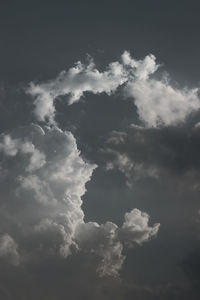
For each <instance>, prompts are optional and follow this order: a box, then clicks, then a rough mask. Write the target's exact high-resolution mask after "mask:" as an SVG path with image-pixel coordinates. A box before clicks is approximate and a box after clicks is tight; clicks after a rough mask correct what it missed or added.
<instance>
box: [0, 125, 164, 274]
mask: <svg viewBox="0 0 200 300" xmlns="http://www.w3.org/2000/svg"><path fill="white" fill-rule="evenodd" d="M0 155H1V165H0V167H1V178H0V187H1V199H2V200H1V204H0V205H1V207H0V213H1V218H0V224H1V236H0V258H6V257H7V258H9V260H10V262H11V263H13V264H15V265H18V264H20V263H22V264H25V263H28V262H29V261H32V260H38V259H41V258H43V257H52V258H55V257H62V258H66V257H67V256H69V255H70V254H72V253H74V252H77V251H83V253H88V254H91V255H92V254H93V255H95V256H97V258H98V265H97V271H98V272H99V274H100V275H102V276H103V275H113V276H116V275H117V274H118V271H119V270H120V268H121V266H122V263H123V261H124V256H123V254H122V250H123V246H124V245H128V246H129V247H130V246H131V247H133V246H135V245H136V244H138V245H141V244H143V243H144V242H147V241H149V240H150V239H151V238H153V237H155V236H156V235H157V232H158V229H159V224H155V225H154V226H153V227H151V226H149V225H148V221H149V216H148V215H147V214H145V213H141V212H140V211H139V210H137V209H134V210H133V211H131V212H130V213H127V214H126V215H125V222H124V224H123V225H122V227H121V228H119V227H118V226H117V225H116V224H114V223H112V222H107V223H105V224H102V225H99V224H97V223H95V222H89V223H85V222H84V212H83V210H82V207H81V205H82V200H81V196H82V195H83V194H84V193H85V191H86V188H85V184H86V183H87V182H88V181H89V180H90V178H91V175H92V172H93V170H94V169H95V168H96V165H94V164H90V163H86V162H85V161H84V160H83V159H82V158H81V156H80V152H79V151H78V149H77V145H76V140H75V138H74V136H73V135H72V134H71V133H70V132H64V131H62V130H61V129H59V128H57V127H52V128H49V127H45V128H44V129H42V128H41V127H40V126H38V125H31V126H27V127H21V128H19V129H16V130H14V131H13V132H11V133H10V134H2V135H1V136H0ZM5 186H6V190H5Z"/></svg>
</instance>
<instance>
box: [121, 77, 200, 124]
mask: <svg viewBox="0 0 200 300" xmlns="http://www.w3.org/2000/svg"><path fill="white" fill-rule="evenodd" d="M124 90H125V94H126V96H129V97H133V99H134V103H135V105H136V107H137V111H138V115H139V117H140V119H141V120H142V121H143V122H144V124H145V125H146V126H147V127H159V126H170V125H177V124H179V123H181V122H184V121H185V119H186V118H187V116H189V115H190V114H191V113H192V112H195V111H197V110H199V108H200V99H199V97H198V89H186V88H184V89H177V88H173V87H172V86H171V85H170V84H169V82H167V81H165V80H163V81H162V80H156V79H148V78H147V79H142V80H138V79H136V80H132V81H130V82H129V83H128V84H127V86H126V87H125V89H124Z"/></svg>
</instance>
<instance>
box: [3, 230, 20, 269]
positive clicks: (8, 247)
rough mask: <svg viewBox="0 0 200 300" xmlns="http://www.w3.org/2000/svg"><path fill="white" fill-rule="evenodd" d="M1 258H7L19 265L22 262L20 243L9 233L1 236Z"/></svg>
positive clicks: (9, 261)
mask: <svg viewBox="0 0 200 300" xmlns="http://www.w3.org/2000/svg"><path fill="white" fill-rule="evenodd" d="M0 258H3V259H6V260H7V261H8V263H11V264H13V265H18V264H19V262H20V255H19V252H18V245H17V243H16V242H15V241H14V239H13V238H12V237H11V236H10V235H9V234H6V233H5V234H3V235H1V236H0Z"/></svg>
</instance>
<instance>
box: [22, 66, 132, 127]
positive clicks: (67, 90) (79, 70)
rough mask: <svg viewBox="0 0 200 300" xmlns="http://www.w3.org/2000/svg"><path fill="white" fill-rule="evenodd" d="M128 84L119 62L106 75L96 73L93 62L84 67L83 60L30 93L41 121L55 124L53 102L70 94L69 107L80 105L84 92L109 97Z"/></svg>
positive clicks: (33, 86) (32, 85)
mask: <svg viewBox="0 0 200 300" xmlns="http://www.w3.org/2000/svg"><path fill="white" fill-rule="evenodd" d="M126 81H127V71H126V70H125V68H124V67H123V65H122V64H121V63H119V62H113V63H110V64H109V65H108V67H107V69H106V70H105V71H104V72H100V71H98V70H97V68H96V66H95V64H94V62H93V61H92V60H90V62H89V63H88V64H87V65H85V64H82V63H81V62H80V61H79V62H77V63H76V65H75V66H74V67H72V68H70V69H69V70H68V71H63V72H61V73H60V74H59V75H58V77H57V78H55V79H53V80H50V81H48V82H47V83H41V84H35V83H33V82H32V83H31V84H30V86H29V88H28V90H27V92H28V93H29V94H31V95H32V96H33V97H35V100H34V104H35V115H36V117H37V119H38V120H39V121H44V120H45V119H46V118H47V119H49V121H50V122H51V123H52V122H54V114H55V107H54V100H55V98H56V97H58V96H65V95H68V96H69V97H68V100H67V102H68V104H69V105H70V104H73V103H75V102H77V101H78V100H79V99H80V98H81V97H82V96H84V93H85V92H91V93H93V94H100V93H106V94H108V95H110V94H111V93H114V92H115V91H116V89H117V88H118V87H119V86H120V85H122V84H123V83H125V82H126Z"/></svg>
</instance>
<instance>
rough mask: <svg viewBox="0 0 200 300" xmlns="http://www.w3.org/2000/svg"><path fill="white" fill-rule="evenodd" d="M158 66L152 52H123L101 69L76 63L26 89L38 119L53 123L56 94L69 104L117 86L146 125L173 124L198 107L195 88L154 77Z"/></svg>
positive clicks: (108, 92)
mask: <svg viewBox="0 0 200 300" xmlns="http://www.w3.org/2000/svg"><path fill="white" fill-rule="evenodd" d="M158 68H159V65H158V64H157V63H156V60H155V56H154V55H152V54H150V55H147V56H146V57H145V58H144V59H142V60H136V59H134V58H132V57H131V55H130V53H129V52H127V51H125V52H124V53H123V54H122V55H121V58H120V61H119V62H118V61H116V62H113V63H110V64H109V65H108V67H107V69H106V70H105V71H104V72H100V71H98V69H97V68H96V66H95V64H94V62H93V60H92V59H91V60H90V61H89V63H88V64H87V65H85V64H83V63H81V62H78V63H77V64H76V65H75V66H74V67H72V68H70V69H69V70H68V71H62V72H61V73H60V74H59V75H58V76H57V77H56V78H55V79H52V80H49V81H48V82H45V83H33V82H32V83H30V85H29V87H28V89H27V92H28V93H29V94H31V95H32V96H33V97H34V104H35V116H36V117H37V119H38V120H39V121H45V120H48V121H49V122H50V123H54V122H55V119H54V118H55V100H56V98H57V97H59V96H66V99H67V103H68V105H71V104H73V103H74V102H77V101H79V100H80V98H81V97H83V96H84V93H85V92H90V93H93V94H100V93H106V94H108V95H111V94H112V93H115V92H116V90H117V89H118V88H120V87H121V93H122V95H123V97H125V98H132V99H133V102H134V105H135V106H136V107H137V112H138V115H139V118H140V120H141V121H142V122H143V123H144V125H145V126H146V127H159V126H169V125H176V124H178V123H181V122H183V121H185V119H186V118H187V116H188V115H190V114H191V113H192V112H195V111H197V110H199V108H200V99H199V96H198V88H194V89H189V88H187V87H184V88H177V87H174V86H172V85H171V83H170V80H169V77H168V78H167V77H166V75H160V76H157V74H156V71H157V69H158ZM158 77H160V78H158Z"/></svg>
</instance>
